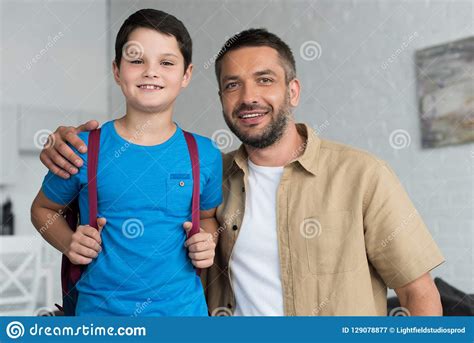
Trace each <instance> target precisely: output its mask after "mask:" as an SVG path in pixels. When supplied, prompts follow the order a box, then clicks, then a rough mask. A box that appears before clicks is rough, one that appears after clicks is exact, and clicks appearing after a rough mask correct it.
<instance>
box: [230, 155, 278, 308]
mask: <svg viewBox="0 0 474 343" xmlns="http://www.w3.org/2000/svg"><path fill="white" fill-rule="evenodd" d="M248 164H249V175H248V187H247V189H246V198H245V213H244V218H243V220H242V227H241V228H240V232H239V236H238V238H237V242H236V243H235V246H234V250H233V253H232V258H231V260H230V270H231V278H232V287H233V289H234V294H235V299H236V308H235V312H234V315H235V316H283V315H284V311H283V292H282V287H281V279H280V258H279V253H278V236H277V226H276V196H277V190H278V185H279V184H280V179H281V176H282V174H283V167H262V166H257V165H255V164H253V163H252V162H251V161H250V160H249V161H248Z"/></svg>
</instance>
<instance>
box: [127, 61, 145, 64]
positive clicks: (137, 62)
mask: <svg viewBox="0 0 474 343" xmlns="http://www.w3.org/2000/svg"><path fill="white" fill-rule="evenodd" d="M130 63H132V64H142V63H143V61H142V60H134V61H130Z"/></svg>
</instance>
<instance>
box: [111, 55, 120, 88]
mask: <svg viewBox="0 0 474 343" xmlns="http://www.w3.org/2000/svg"><path fill="white" fill-rule="evenodd" d="M112 72H113V73H114V79H115V83H116V84H118V85H120V69H119V67H118V65H117V63H116V62H115V60H113V61H112Z"/></svg>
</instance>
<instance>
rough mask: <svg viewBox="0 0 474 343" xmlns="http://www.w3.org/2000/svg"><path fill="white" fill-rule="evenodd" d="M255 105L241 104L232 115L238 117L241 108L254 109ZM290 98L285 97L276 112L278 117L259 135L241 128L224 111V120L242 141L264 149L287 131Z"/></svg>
mask: <svg viewBox="0 0 474 343" xmlns="http://www.w3.org/2000/svg"><path fill="white" fill-rule="evenodd" d="M252 109H255V107H252V106H248V105H246V106H240V107H239V108H238V109H237V110H235V111H234V113H233V114H232V117H236V113H238V112H239V111H241V110H252ZM290 113H291V110H290V99H289V96H288V97H287V98H286V99H285V102H284V103H283V105H281V106H280V107H279V108H278V111H277V112H276V117H275V118H272V120H271V121H270V123H269V124H267V126H266V127H265V128H264V129H263V131H262V133H260V134H258V135H253V136H252V135H249V134H246V133H244V132H242V131H240V130H239V128H238V127H237V125H236V124H234V123H233V122H232V121H231V119H229V118H228V117H227V116H226V115H225V113H224V120H225V122H226V124H227V126H228V127H229V129H230V130H231V131H232V132H233V133H234V135H236V136H237V138H239V139H240V140H241V141H242V143H244V144H245V145H249V146H251V147H253V148H257V149H264V148H267V147H269V146H271V145H273V144H275V143H276V142H278V141H279V140H280V139H281V137H282V136H283V133H284V132H285V129H286V127H287V126H288V120H289V118H290Z"/></svg>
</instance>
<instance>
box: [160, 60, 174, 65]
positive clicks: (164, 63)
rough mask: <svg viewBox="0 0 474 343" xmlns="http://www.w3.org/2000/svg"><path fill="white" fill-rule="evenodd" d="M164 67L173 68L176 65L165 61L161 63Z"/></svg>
mask: <svg viewBox="0 0 474 343" xmlns="http://www.w3.org/2000/svg"><path fill="white" fill-rule="evenodd" d="M161 64H162V65H165V66H173V65H174V63H173V62H170V61H163V62H161Z"/></svg>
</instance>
